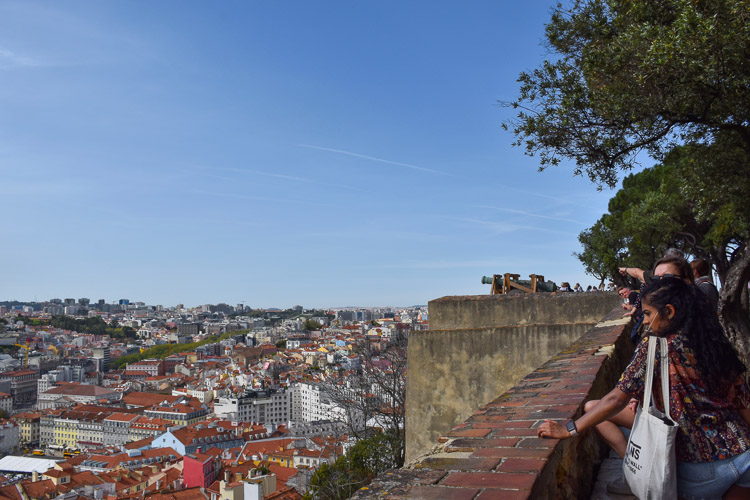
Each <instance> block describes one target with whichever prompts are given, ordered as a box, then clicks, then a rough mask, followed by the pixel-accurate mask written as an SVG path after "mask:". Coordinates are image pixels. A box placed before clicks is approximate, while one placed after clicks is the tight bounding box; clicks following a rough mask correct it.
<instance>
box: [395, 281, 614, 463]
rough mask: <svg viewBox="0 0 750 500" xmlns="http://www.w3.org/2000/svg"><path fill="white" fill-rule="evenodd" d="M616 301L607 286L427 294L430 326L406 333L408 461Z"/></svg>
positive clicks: (582, 330)
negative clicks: (596, 290)
mask: <svg viewBox="0 0 750 500" xmlns="http://www.w3.org/2000/svg"><path fill="white" fill-rule="evenodd" d="M619 302H620V298H619V297H618V296H617V294H615V293H613V292H610V293H585V294H583V293H579V294H574V293H564V294H541V293H540V294H524V295H511V296H497V295H495V296H490V295H483V296H462V297H443V298H440V299H436V300H433V301H431V302H430V303H429V313H430V327H431V328H432V329H431V330H428V331H422V332H413V333H412V334H411V335H410V337H409V351H408V367H407V385H406V460H407V463H408V462H411V461H412V460H414V459H415V458H417V457H419V456H420V455H422V454H424V453H427V452H429V451H430V450H431V449H432V448H433V447H434V446H435V445H436V444H437V440H438V437H439V436H441V435H445V433H447V432H448V431H450V430H451V429H452V428H453V427H455V426H456V425H457V424H459V423H461V422H463V421H464V420H466V419H467V418H468V417H469V416H471V415H472V414H473V413H474V412H475V411H476V410H477V408H480V407H481V406H483V405H484V404H486V403H488V402H489V401H492V400H493V399H495V398H496V397H498V396H499V395H500V394H502V393H503V392H505V391H506V390H507V389H509V388H510V387H512V386H514V385H515V384H516V383H517V382H518V381H519V380H521V379H522V378H523V377H524V376H526V375H527V374H529V373H531V372H533V371H534V370H535V369H536V368H538V367H539V366H541V365H542V364H544V363H545V362H546V361H547V360H548V359H550V358H551V357H552V356H554V355H555V354H557V353H559V352H560V351H562V350H564V349H565V348H566V347H567V346H569V345H570V344H572V343H573V342H574V341H575V340H576V339H577V338H579V337H580V336H581V335H582V334H583V333H585V332H586V331H587V330H589V329H590V328H591V327H592V326H593V325H594V324H595V323H596V322H597V321H598V320H599V319H600V318H602V317H603V316H605V315H606V314H607V313H608V312H610V311H611V310H612V309H613V308H615V307H616V306H617V304H618V303H619ZM459 326H461V328H458V327H459Z"/></svg>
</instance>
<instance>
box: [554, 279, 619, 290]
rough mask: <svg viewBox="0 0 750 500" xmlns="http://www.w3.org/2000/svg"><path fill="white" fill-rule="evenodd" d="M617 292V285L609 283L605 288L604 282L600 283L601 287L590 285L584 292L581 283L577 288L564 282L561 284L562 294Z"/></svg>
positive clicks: (576, 285) (577, 284)
mask: <svg viewBox="0 0 750 500" xmlns="http://www.w3.org/2000/svg"><path fill="white" fill-rule="evenodd" d="M614 290H615V284H614V283H609V284H607V286H604V282H602V283H600V284H599V286H598V287H597V286H592V285H589V286H587V287H586V289H585V290H584V289H583V287H582V286H581V284H580V283H576V284H575V286H570V283H569V282H567V281H563V282H562V283H560V291H561V292H612V291H614Z"/></svg>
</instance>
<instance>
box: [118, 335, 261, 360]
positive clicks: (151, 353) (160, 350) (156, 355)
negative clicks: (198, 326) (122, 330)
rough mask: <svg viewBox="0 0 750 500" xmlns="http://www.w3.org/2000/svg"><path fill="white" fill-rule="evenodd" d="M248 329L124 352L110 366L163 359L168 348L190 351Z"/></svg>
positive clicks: (176, 352)
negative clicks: (139, 350) (184, 342)
mask: <svg viewBox="0 0 750 500" xmlns="http://www.w3.org/2000/svg"><path fill="white" fill-rule="evenodd" d="M249 331H250V330H237V331H232V332H227V333H223V334H221V336H216V335H211V336H210V337H206V338H205V339H203V340H199V341H198V342H190V343H188V344H172V345H171V346H170V345H169V344H160V345H157V346H154V347H151V348H150V349H147V350H145V351H143V352H136V353H133V354H126V355H125V356H120V357H119V358H116V359H114V360H112V368H113V369H115V370H117V369H120V368H122V367H123V366H125V365H126V364H128V363H135V362H137V361H142V360H144V359H163V358H166V357H167V356H169V353H170V350H171V352H172V354H179V353H183V352H191V351H194V350H195V348H196V347H200V346H202V345H205V344H211V343H213V342H219V341H221V340H224V339H228V338H230V337H233V336H235V335H241V334H243V333H247V332H249Z"/></svg>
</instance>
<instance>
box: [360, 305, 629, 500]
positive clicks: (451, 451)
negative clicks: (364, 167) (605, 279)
mask: <svg viewBox="0 0 750 500" xmlns="http://www.w3.org/2000/svg"><path fill="white" fill-rule="evenodd" d="M621 314H622V311H621V310H620V309H619V308H617V309H614V310H612V311H611V312H610V313H609V314H608V315H607V316H606V317H605V318H604V319H603V320H602V321H601V322H599V323H598V324H596V325H595V326H594V327H593V328H590V329H589V330H588V331H587V332H586V333H585V334H584V335H582V336H581V337H580V338H578V339H577V340H575V341H573V342H572V343H570V344H569V345H568V346H566V347H565V348H564V349H563V350H562V351H561V352H559V354H557V355H554V356H553V357H552V358H551V359H549V361H547V362H545V363H544V364H542V365H541V366H540V367H539V368H537V369H536V370H534V371H532V372H531V373H529V374H528V375H526V376H525V377H523V378H522V379H521V380H520V381H519V382H518V383H517V384H515V385H514V386H513V387H511V388H510V389H508V390H507V391H505V393H504V394H502V395H501V396H500V397H498V398H496V399H495V400H493V401H491V402H489V403H488V404H485V405H483V406H482V407H481V408H479V409H478V410H476V411H475V412H473V414H472V415H471V416H470V417H469V418H468V419H467V420H465V421H464V422H462V423H460V424H458V425H456V426H455V427H453V429H452V430H450V431H449V432H447V433H445V434H444V435H442V436H441V437H440V439H439V443H440V444H439V445H438V446H437V447H435V448H434V449H433V450H432V451H431V452H429V453H427V454H426V455H422V456H421V457H419V458H417V459H416V460H414V461H412V462H411V463H410V464H409V465H408V466H407V468H404V469H400V470H393V471H389V472H387V473H385V474H383V475H381V476H379V477H378V478H377V479H376V480H375V481H374V482H373V483H372V484H371V485H370V486H368V487H367V488H365V489H362V490H360V491H359V492H358V493H357V494H356V495H355V496H354V498H360V499H361V498H434V499H443V498H451V499H476V500H480V499H484V500H486V499H491V498H502V499H511V500H512V499H527V498H533V499H545V498H555V499H557V498H588V497H589V496H590V494H591V488H592V486H593V484H594V477H595V473H596V469H597V468H598V465H599V463H600V461H601V459H602V458H603V456H604V455H605V454H606V452H607V449H606V445H604V444H603V443H602V442H601V441H600V440H599V439H598V438H597V436H596V435H595V433H594V432H585V433H583V434H582V435H581V436H578V437H576V438H572V439H567V440H563V441H559V440H551V439H538V438H537V437H536V427H537V426H538V425H539V424H540V423H541V422H542V421H543V420H544V419H547V418H551V419H557V420H562V421H565V420H568V419H571V418H577V417H579V416H580V415H581V414H582V412H583V405H584V403H585V402H586V401H588V400H590V399H599V398H601V397H602V396H603V395H604V394H606V393H607V392H608V391H609V390H611V388H612V387H614V384H615V382H616V381H617V379H618V377H619V376H620V374H621V372H622V370H623V369H624V367H625V366H626V365H627V363H628V362H629V361H630V358H631V356H632V353H633V346H632V344H631V342H630V339H629V336H628V333H629V322H628V321H627V320H625V319H623V318H621ZM410 375H411V373H410Z"/></svg>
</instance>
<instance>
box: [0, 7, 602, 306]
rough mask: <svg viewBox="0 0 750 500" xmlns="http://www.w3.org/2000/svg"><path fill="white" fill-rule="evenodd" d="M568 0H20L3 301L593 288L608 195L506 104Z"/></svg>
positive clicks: (5, 156) (11, 23)
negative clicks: (541, 280)
mask: <svg viewBox="0 0 750 500" xmlns="http://www.w3.org/2000/svg"><path fill="white" fill-rule="evenodd" d="M553 5H554V2H552V1H532V2H526V3H524V4H522V5H516V4H504V3H500V2H491V1H483V2H477V3H473V4H471V5H470V6H466V5H458V4H453V3H449V2H430V3H410V4H400V3H395V2H391V3H387V2H386V3H377V4H375V3H371V4H368V3H358V4H351V3H348V2H325V3H323V4H314V5H313V4H309V3H306V2H301V1H300V2H288V3H284V4H266V3H252V4H245V3H240V2H233V3H222V4H218V5H210V6H208V5H206V4H203V3H200V2H181V3H180V4H179V6H178V5H177V4H176V3H171V2H161V3H157V4H132V3H125V2H108V3H98V2H90V1H80V2H70V3H65V4H56V3H50V2H12V1H11V2H2V3H0V28H1V29H0V33H2V34H0V74H2V76H3V79H4V83H5V84H4V85H3V88H2V89H0V107H2V110H3V112H2V116H3V119H2V120H0V180H1V181H0V194H1V195H2V196H0V207H2V209H3V212H4V213H6V214H9V215H11V217H10V220H11V221H12V223H13V224H12V225H11V226H9V227H8V228H7V229H6V231H5V234H6V236H5V237H4V238H3V239H4V244H3V245H0V259H1V260H2V261H3V262H4V263H5V271H4V273H3V279H2V280H0V298H2V299H3V300H14V299H15V300H19V301H45V300H49V299H50V298H53V297H59V298H66V297H76V299H77V298H79V297H89V298H91V300H92V301H94V300H97V299H99V298H103V297H104V298H106V300H108V301H112V300H115V301H116V300H118V299H119V298H125V297H129V298H131V299H133V300H139V301H143V302H145V303H147V304H152V305H157V304H162V305H165V306H167V305H168V304H169V305H174V304H178V303H183V304H185V305H191V306H195V305H200V304H216V303H226V304H231V305H235V304H238V303H243V304H245V305H247V306H249V307H254V308H270V307H278V308H287V307H292V306H294V305H296V304H303V305H304V306H305V307H309V308H323V307H346V306H350V307H379V306H382V307H385V306H388V305H392V306H409V305H416V304H427V302H428V301H429V300H431V299H434V298H438V297H441V296H445V295H466V294H485V293H489V286H488V285H482V284H481V283H480V279H481V277H482V276H483V275H492V274H493V273H504V272H513V273H518V274H520V275H521V277H522V278H526V277H527V276H528V275H529V274H531V273H537V274H542V275H544V276H545V278H546V279H548V280H553V281H556V282H557V283H558V284H559V283H560V282H562V281H569V282H571V283H574V282H580V283H581V284H582V285H584V287H585V286H586V285H588V284H595V283H596V280H595V279H594V278H593V277H590V276H586V275H585V274H584V270H583V267H582V266H581V265H580V263H579V262H578V260H577V259H576V258H575V257H574V256H572V253H573V252H576V251H580V245H579V244H578V241H577V236H578V234H579V233H580V232H581V231H582V230H583V229H585V228H587V227H589V226H591V225H592V224H593V223H594V222H595V221H596V220H597V219H598V218H599V217H600V216H601V214H603V213H604V212H606V207H607V202H608V200H609V198H610V197H611V196H612V195H613V194H614V192H613V191H610V190H606V189H605V190H604V191H601V192H599V191H597V190H596V186H595V185H593V184H591V183H590V182H589V181H588V179H585V178H581V177H574V176H573V168H572V166H570V165H566V164H563V165H561V166H559V167H557V168H553V169H549V170H547V171H545V172H543V173H538V172H537V167H538V164H537V162H536V161H535V159H534V158H529V157H525V156H524V155H523V152H522V150H521V149H519V148H512V147H511V142H512V140H513V137H512V134H510V133H508V132H504V131H503V130H502V129H501V127H500V125H501V122H502V121H503V120H507V119H508V118H510V117H512V115H513V113H512V110H509V109H505V108H501V107H499V106H498V105H497V102H498V101H499V100H512V99H513V98H514V97H515V96H516V95H517V92H518V83H517V82H516V78H517V77H518V74H519V73H520V72H521V71H523V70H529V69H531V68H533V67H535V66H536V65H537V64H538V62H539V61H540V60H542V59H543V58H544V57H545V56H546V55H547V53H546V49H545V48H544V47H543V46H542V45H541V41H542V38H543V35H544V23H545V22H547V21H548V20H549V13H550V9H551V8H552V6H553Z"/></svg>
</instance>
